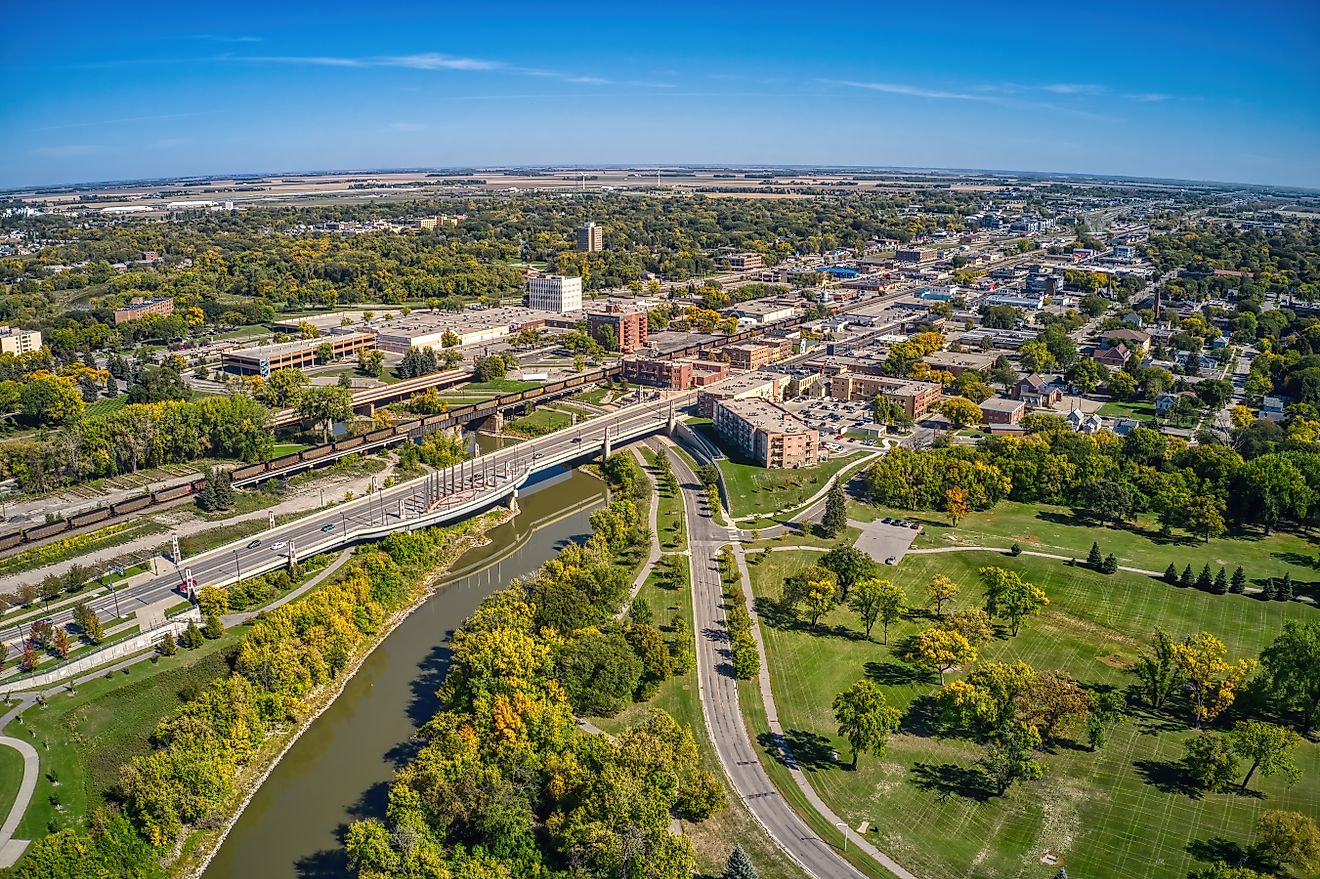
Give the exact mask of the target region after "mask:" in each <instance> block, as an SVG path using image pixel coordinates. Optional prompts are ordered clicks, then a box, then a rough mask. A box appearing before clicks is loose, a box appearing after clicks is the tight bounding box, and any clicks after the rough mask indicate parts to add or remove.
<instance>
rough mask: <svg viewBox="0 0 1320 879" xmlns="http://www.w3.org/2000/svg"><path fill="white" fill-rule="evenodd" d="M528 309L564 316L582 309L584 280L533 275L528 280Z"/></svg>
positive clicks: (560, 276) (562, 276)
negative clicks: (566, 313)
mask: <svg viewBox="0 0 1320 879" xmlns="http://www.w3.org/2000/svg"><path fill="white" fill-rule="evenodd" d="M527 307H528V308H535V309H536V310H537V311H553V312H555V313H556V314H564V313H565V312H569V311H580V310H581V309H582V279H581V278H569V277H565V276H564V275H532V276H531V277H529V278H528V279H527Z"/></svg>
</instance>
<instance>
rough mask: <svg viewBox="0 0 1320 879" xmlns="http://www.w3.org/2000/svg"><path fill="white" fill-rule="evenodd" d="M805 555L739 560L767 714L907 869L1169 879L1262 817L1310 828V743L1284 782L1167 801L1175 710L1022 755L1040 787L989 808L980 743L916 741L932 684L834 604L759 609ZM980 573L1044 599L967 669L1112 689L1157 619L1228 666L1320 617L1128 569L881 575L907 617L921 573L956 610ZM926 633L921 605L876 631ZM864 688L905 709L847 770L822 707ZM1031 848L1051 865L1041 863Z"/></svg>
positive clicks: (974, 600)
mask: <svg viewBox="0 0 1320 879" xmlns="http://www.w3.org/2000/svg"><path fill="white" fill-rule="evenodd" d="M815 558H816V556H815V554H814V553H793V552H783V553H769V554H766V555H765V556H763V557H760V558H757V559H756V563H755V564H753V565H752V567H751V571H752V579H753V584H754V594H755V595H756V597H757V599H758V602H760V604H761V606H762V608H763V616H762V633H763V636H764V638H765V643H766V649H767V651H768V655H769V664H770V671H771V680H772V686H773V687H774V691H775V696H776V700H777V705H778V712H779V719H780V722H781V723H782V724H783V726H784V729H785V731H786V734H787V735H788V736H789V737H790V739H791V740H792V741H793V742H794V743H795V753H796V755H797V757H798V759H799V760H800V761H801V762H802V764H803V767H804V769H805V770H806V771H807V773H808V777H809V778H810V779H811V782H812V784H813V786H814V787H815V788H816V790H817V791H818V792H819V793H820V794H821V796H822V797H824V799H825V800H826V801H827V802H828V803H829V804H830V805H831V807H832V808H834V809H835V811H837V812H838V813H839V814H840V816H841V817H843V818H844V819H845V820H847V821H848V822H849V823H850V824H852V825H854V826H856V825H857V824H858V823H859V822H861V821H863V820H866V821H870V822H871V824H872V825H873V827H875V828H877V829H876V831H874V834H875V835H874V836H873V839H874V840H875V842H876V844H877V845H878V846H879V847H881V848H882V849H884V850H886V851H888V852H889V853H890V854H892V855H894V856H895V857H896V858H897V859H898V860H899V861H900V862H901V863H903V864H904V865H905V866H906V867H908V868H909V869H911V870H913V871H914V872H915V873H917V874H918V875H920V876H923V877H931V879H944V877H950V879H952V877H965V876H978V877H1008V876H1013V877H1019V876H1020V877H1040V879H1047V877H1051V876H1053V875H1054V873H1055V872H1056V871H1057V870H1058V867H1059V866H1066V867H1067V870H1068V873H1069V875H1070V876H1087V877H1096V879H1100V877H1115V879H1117V877H1143V879H1144V877H1151V879H1182V877H1184V876H1186V875H1187V873H1188V872H1189V871H1190V870H1192V869H1195V868H1197V867H1198V866H1203V865H1204V864H1203V863H1202V862H1203V861H1205V860H1206V859H1207V858H1208V855H1207V854H1206V852H1207V850H1209V849H1211V848H1214V847H1215V845H1217V843H1215V842H1213V840H1216V839H1219V840H1224V841H1226V843H1227V844H1230V845H1231V844H1237V845H1243V846H1245V845H1246V844H1247V843H1248V842H1249V836H1250V828H1251V826H1252V824H1253V822H1254V821H1255V818H1256V817H1257V816H1258V815H1259V813H1260V812H1261V811H1263V810H1265V809H1279V808H1282V809H1297V810H1300V811H1303V812H1306V813H1307V814H1309V815H1311V816H1313V817H1320V746H1318V745H1316V744H1315V743H1308V744H1305V745H1303V746H1302V747H1300V748H1299V749H1298V751H1297V762H1298V764H1299V765H1300V766H1301V767H1302V770H1303V773H1304V775H1303V778H1302V780H1301V782H1300V783H1298V784H1296V785H1294V786H1293V787H1291V788H1289V787H1287V785H1286V783H1285V782H1283V781H1281V780H1280V778H1279V777H1274V778H1268V779H1259V780H1257V779H1253V780H1252V788H1253V790H1254V791H1255V792H1256V793H1258V794H1259V796H1256V795H1242V794H1235V795H1234V794H1207V795H1205V797H1204V798H1202V799H1194V798H1192V797H1191V796H1189V795H1188V794H1187V793H1185V792H1183V790H1182V789H1181V788H1180V786H1179V784H1178V779H1179V777H1180V775H1179V772H1178V770H1177V768H1176V766H1174V764H1175V763H1176V761H1177V760H1178V759H1179V758H1180V756H1181V752H1182V749H1181V744H1182V742H1183V741H1184V740H1185V739H1186V738H1188V737H1189V736H1190V735H1193V731H1192V730H1191V729H1190V727H1189V724H1188V723H1187V722H1186V717H1187V714H1186V710H1185V707H1184V706H1175V708H1174V711H1173V713H1171V714H1168V715H1164V714H1161V715H1153V714H1151V713H1149V712H1147V711H1145V710H1143V709H1141V708H1136V707H1134V708H1132V709H1130V711H1129V717H1128V718H1127V719H1126V720H1125V721H1124V722H1121V723H1119V724H1117V725H1116V726H1115V727H1114V728H1112V729H1111V731H1110V735H1109V741H1108V742H1107V743H1106V745H1105V746H1104V747H1103V748H1102V749H1101V750H1100V751H1099V752H1097V753H1092V752H1090V751H1089V750H1088V749H1087V747H1086V746H1085V745H1084V744H1076V743H1074V742H1071V741H1066V742H1063V743H1061V744H1059V745H1056V746H1054V747H1053V749H1052V750H1051V751H1049V752H1046V753H1043V754H1041V755H1039V759H1040V760H1041V762H1042V763H1043V764H1044V765H1045V767H1046V776H1045V778H1044V779H1042V780H1040V781H1038V782H1034V783H1028V784H1026V785H1019V786H1017V787H1014V788H1012V789H1010V790H1009V792H1008V794H1007V795H1006V796H1004V797H1002V798H1001V797H994V796H992V795H989V794H988V793H987V792H986V791H985V790H984V789H983V788H982V787H981V785H980V782H979V780H978V776H977V774H976V772H975V771H974V769H973V764H974V761H975V760H976V759H977V757H978V756H979V754H980V753H981V748H980V745H978V744H977V743H975V742H973V741H971V740H968V739H966V738H962V737H947V738H940V737H937V736H935V735H934V734H933V732H932V729H931V726H930V720H931V715H930V708H929V702H928V700H926V699H925V696H926V695H927V694H929V693H930V692H932V691H933V690H934V689H935V688H936V687H937V686H938V681H937V680H936V679H935V678H934V676H933V675H932V676H924V675H921V674H918V673H915V672H914V671H913V670H912V669H911V668H910V667H909V666H907V665H906V664H904V663H902V662H901V661H899V660H898V659H897V658H895V657H894V655H893V651H892V648H890V647H885V646H883V645H881V644H879V643H877V642H878V641H879V640H880V632H879V630H877V631H876V632H875V638H876V642H867V641H865V640H864V639H863V638H862V633H861V626H860V624H859V623H858V621H857V619H856V617H855V615H854V614H853V613H852V612H851V611H849V610H847V609H845V608H836V609H835V610H833V611H831V612H830V613H829V614H827V615H826V616H824V617H822V619H821V621H820V628H819V629H818V630H817V631H808V629H807V627H806V625H805V624H802V623H798V622H796V621H794V620H791V619H788V618H786V617H785V616H784V615H783V614H782V613H780V612H779V611H778V609H777V607H776V606H775V605H774V603H773V601H772V599H774V598H776V597H778V596H779V594H780V592H781V588H782V582H783V578H784V576H786V575H787V574H790V573H792V572H793V571H795V570H799V569H800V568H802V567H804V566H806V565H807V564H810V563H811V562H812V561H813V560H814V559H815ZM985 564H996V565H1001V566H1003V567H1008V568H1011V569H1014V570H1017V571H1019V572H1020V573H1021V574H1022V575H1023V576H1024V577H1026V578H1027V579H1029V580H1031V581H1033V582H1035V583H1037V584H1038V585H1040V586H1041V587H1042V588H1044V589H1045V591H1046V592H1047V593H1048V594H1049V596H1050V599H1051V602H1052V603H1051V605H1050V606H1049V607H1048V608H1047V609H1046V610H1045V612H1044V613H1043V614H1042V615H1041V616H1039V617H1036V618H1032V619H1030V620H1029V621H1027V623H1026V624H1025V625H1024V626H1023V629H1022V633H1021V635H1020V636H1019V637H1017V638H1009V637H1007V636H1005V635H1003V634H1002V633H1001V637H1000V638H999V639H997V640H995V641H993V642H991V643H990V644H989V645H986V646H985V647H984V648H983V650H982V651H981V652H982V658H983V659H995V660H1017V659H1021V660H1023V661H1026V662H1028V663H1030V664H1031V665H1033V666H1035V667H1036V668H1038V669H1063V670H1065V671H1067V672H1069V673H1070V674H1072V675H1073V676H1074V677H1076V678H1077V679H1078V680H1079V681H1081V682H1083V683H1084V684H1087V685H1096V686H1114V687H1120V688H1121V687H1125V686H1126V685H1127V684H1128V683H1129V682H1130V680H1131V676H1130V675H1128V674H1127V673H1125V672H1124V671H1123V668H1124V667H1125V666H1126V665H1127V664H1128V663H1130V662H1131V661H1132V659H1133V658H1134V656H1135V655H1136V650H1137V649H1138V648H1139V647H1140V646H1141V645H1142V644H1143V643H1144V642H1145V641H1146V640H1147V639H1148V638H1149V635H1150V632H1151V630H1152V629H1153V628H1154V627H1155V626H1156V625H1161V626H1164V627H1166V628H1167V629H1168V630H1169V631H1171V632H1172V633H1174V634H1175V635H1184V634H1192V633H1196V632H1199V631H1202V630H1207V631H1210V632H1213V633H1215V634H1216V635H1218V636H1219V637H1220V638H1221V639H1223V641H1224V642H1225V643H1226V645H1227V646H1228V649H1229V656H1230V658H1233V659H1236V658H1237V657H1239V656H1249V657H1255V656H1256V655H1257V654H1258V653H1259V651H1260V650H1261V648H1262V647H1264V646H1266V645H1267V644H1268V643H1269V642H1270V641H1271V640H1272V638H1273V637H1274V635H1275V633H1277V632H1278V631H1279V628H1280V626H1281V625H1282V622H1283V621H1284V620H1288V619H1295V620H1313V619H1316V616H1315V615H1316V614H1317V613H1318V612H1320V611H1317V610H1316V609H1315V608H1313V607H1309V606H1306V605H1304V604H1302V603H1299V602H1263V601H1259V600H1257V599H1254V598H1249V597H1245V596H1236V595H1225V596H1217V595H1209V594H1206V593H1202V592H1198V591H1196V590H1191V589H1178V588H1176V587H1172V586H1168V585H1165V584H1163V583H1160V582H1158V581H1156V580H1153V579H1151V578H1149V577H1144V576H1140V575H1133V574H1124V573H1119V574H1115V575H1112V576H1104V575H1101V574H1097V573H1094V572H1091V571H1088V570H1086V569H1083V568H1076V567H1069V566H1067V565H1065V564H1064V563H1062V562H1057V561H1053V560H1048V559H1040V558H1032V557H1029V556H1021V557H1018V558H1016V559H1014V558H1011V557H1008V556H1006V555H1001V554H998V553H981V552H959V553H946V554H934V555H920V556H912V555H910V556H908V557H907V558H906V559H905V560H904V562H903V564H902V565H901V566H899V567H898V568H897V569H893V570H892V571H890V572H889V573H890V575H891V576H892V578H893V579H894V580H895V582H897V583H899V584H900V585H902V586H903V587H904V588H905V589H906V590H907V591H908V595H909V601H910V603H911V604H913V605H914V606H916V607H919V608H920V607H922V606H924V603H925V602H924V586H925V584H926V583H927V582H929V580H930V578H931V577H932V576H934V575H935V574H937V573H939V574H944V575H945V576H948V577H951V578H952V579H953V580H954V581H955V582H957V583H959V584H960V585H961V586H962V588H963V594H962V595H961V596H960V597H959V599H958V601H957V602H956V606H957V607H969V606H974V605H978V604H979V603H980V600H981V590H980V589H979V587H978V586H977V585H976V584H977V579H976V573H975V572H976V568H977V567H979V566H981V565H985ZM926 625H929V619H928V615H927V612H926V611H924V610H918V611H913V612H910V614H909V615H908V616H907V617H906V618H905V619H904V620H902V621H900V622H899V623H897V624H895V625H894V626H893V627H891V631H890V641H891V643H895V642H898V641H900V640H901V639H903V638H904V637H906V636H908V635H910V634H912V633H914V632H915V631H917V630H918V629H920V628H923V627H925V626H926ZM868 677H869V678H870V679H872V680H874V681H876V682H878V683H879V684H881V686H882V688H883V690H884V691H885V693H886V695H887V697H888V699H889V701H890V703H891V704H894V705H896V706H898V707H899V708H901V709H903V710H904V711H905V712H907V711H909V709H912V710H911V711H910V712H909V713H908V714H907V717H906V719H905V722H904V726H903V729H902V730H901V731H900V733H899V734H897V735H895V736H894V737H893V738H892V740H891V742H890V747H889V750H888V752H887V753H886V754H885V755H884V756H883V757H881V758H876V757H872V756H867V755H864V756H863V757H862V759H861V762H860V766H859V769H858V771H857V772H856V773H854V772H852V771H850V770H848V769H846V768H844V766H842V765H836V764H835V763H834V761H833V759H832V757H831V756H830V755H831V752H832V751H836V750H837V751H838V752H839V754H840V755H841V756H842V758H843V760H844V762H845V763H846V758H847V754H848V751H847V747H846V744H845V743H844V742H843V740H842V739H840V738H839V737H837V736H835V735H834V733H835V722H834V719H833V714H832V710H831V707H830V702H831V700H832V699H833V696H834V694H836V693H838V692H839V691H841V690H842V689H844V688H845V687H847V686H849V685H850V684H852V683H853V682H854V681H856V680H858V679H862V678H868ZM953 677H956V674H954V675H951V676H950V678H951V679H952V678H953ZM762 729H763V721H762ZM1047 851H1049V852H1052V853H1053V854H1055V855H1056V856H1058V857H1059V858H1060V859H1061V863H1060V864H1059V865H1055V866H1046V865H1044V864H1042V863H1041V862H1040V858H1041V857H1042V856H1043V855H1044V854H1045V853H1046V852H1047Z"/></svg>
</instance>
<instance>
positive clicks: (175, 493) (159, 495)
mask: <svg viewBox="0 0 1320 879" xmlns="http://www.w3.org/2000/svg"><path fill="white" fill-rule="evenodd" d="M192 490H193V488H192V486H191V485H176V486H174V487H173V488H162V489H161V490H160V491H158V492H156V493H154V494H153V495H152V496H151V499H152V500H153V501H155V502H156V503H158V504H163V503H165V502H166V501H172V500H174V499H176V498H181V497H184V496H186V495H190V494H192Z"/></svg>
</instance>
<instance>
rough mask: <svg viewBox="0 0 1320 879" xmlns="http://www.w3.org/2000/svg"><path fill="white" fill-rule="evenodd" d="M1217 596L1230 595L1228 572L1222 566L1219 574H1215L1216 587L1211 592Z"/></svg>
mask: <svg viewBox="0 0 1320 879" xmlns="http://www.w3.org/2000/svg"><path fill="white" fill-rule="evenodd" d="M1210 591H1211V592H1213V593H1214V594H1215V595H1226V594H1227V593H1228V571H1226V570H1224V568H1223V566H1220V568H1219V573H1218V574H1215V585H1214V588H1213V589H1211V590H1210Z"/></svg>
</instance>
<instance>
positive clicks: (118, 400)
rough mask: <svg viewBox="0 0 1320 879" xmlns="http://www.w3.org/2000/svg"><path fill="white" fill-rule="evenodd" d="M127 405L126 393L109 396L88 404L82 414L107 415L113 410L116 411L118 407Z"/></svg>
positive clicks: (87, 415)
mask: <svg viewBox="0 0 1320 879" xmlns="http://www.w3.org/2000/svg"><path fill="white" fill-rule="evenodd" d="M127 405H128V395H127V394H120V395H119V396H117V397H110V398H108V399H104V400H97V401H96V402H95V403H92V404H90V405H89V406H88V407H87V408H86V409H85V410H84V411H83V415H84V416H86V417H91V416H96V415H109V414H110V413H111V412H115V411H118V410H119V409H123V408H124V407H125V406H127Z"/></svg>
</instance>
